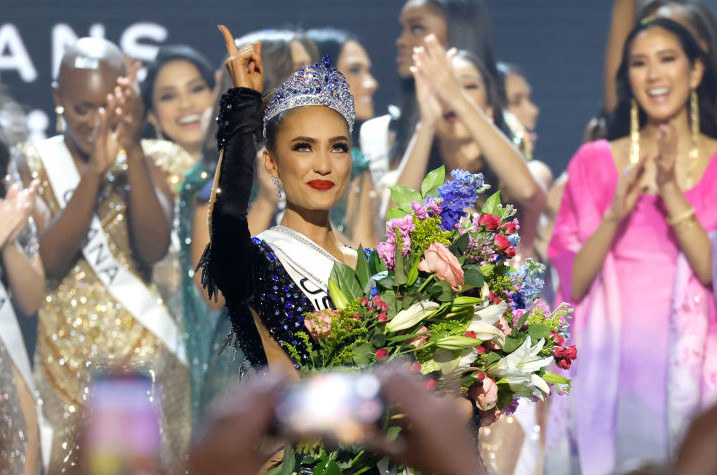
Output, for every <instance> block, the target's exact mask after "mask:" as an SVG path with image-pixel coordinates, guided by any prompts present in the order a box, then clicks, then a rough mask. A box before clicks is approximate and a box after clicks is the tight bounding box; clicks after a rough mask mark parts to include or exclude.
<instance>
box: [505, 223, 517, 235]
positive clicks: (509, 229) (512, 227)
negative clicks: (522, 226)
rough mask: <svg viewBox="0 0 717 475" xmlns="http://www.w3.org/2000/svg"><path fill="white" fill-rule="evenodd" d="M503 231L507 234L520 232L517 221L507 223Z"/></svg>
mask: <svg viewBox="0 0 717 475" xmlns="http://www.w3.org/2000/svg"><path fill="white" fill-rule="evenodd" d="M501 229H502V230H503V232H504V233H505V234H514V233H515V232H516V231H517V230H518V224H517V223H516V222H515V220H513V221H509V222H507V223H505V224H504V225H503V226H502V228H501Z"/></svg>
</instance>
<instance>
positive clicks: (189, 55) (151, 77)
mask: <svg viewBox="0 0 717 475" xmlns="http://www.w3.org/2000/svg"><path fill="white" fill-rule="evenodd" d="M174 61H188V62H190V63H192V64H193V65H194V66H196V68H197V69H198V70H199V74H200V75H201V76H202V79H204V82H206V83H207V86H209V88H210V89H213V88H214V68H212V64H211V63H210V62H209V60H208V59H207V58H206V56H204V55H203V54H202V53H200V52H199V51H197V50H195V49H194V48H192V47H190V46H186V45H169V46H162V47H161V48H160V49H159V52H158V53H157V56H156V57H155V58H154V61H152V62H151V63H148V64H147V75H146V76H145V78H144V80H143V81H142V85H141V88H140V92H141V95H142V102H143V103H144V107H145V111H148V110H152V109H154V102H153V101H152V92H153V89H154V82H155V81H156V80H157V75H158V74H159V72H160V71H161V70H162V68H163V67H164V66H165V65H166V64H168V63H172V62H174Z"/></svg>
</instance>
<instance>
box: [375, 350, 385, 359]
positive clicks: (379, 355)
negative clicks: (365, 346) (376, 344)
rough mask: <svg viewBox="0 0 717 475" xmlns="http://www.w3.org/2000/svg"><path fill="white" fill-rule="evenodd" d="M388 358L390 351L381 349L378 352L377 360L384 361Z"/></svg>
mask: <svg viewBox="0 0 717 475" xmlns="http://www.w3.org/2000/svg"><path fill="white" fill-rule="evenodd" d="M386 356H388V350H387V349H386V348H379V349H378V350H376V359H377V360H382V359H384V358H385V357H386Z"/></svg>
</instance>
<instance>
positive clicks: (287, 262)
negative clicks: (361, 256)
mask: <svg viewBox="0 0 717 475" xmlns="http://www.w3.org/2000/svg"><path fill="white" fill-rule="evenodd" d="M257 237H258V238H259V239H261V240H262V241H264V242H266V243H267V244H269V245H270V246H271V248H272V249H273V250H274V253H275V254H276V257H278V258H279V261H281V264H282V265H283V266H284V269H286V272H287V273H288V274H289V277H291V279H292V280H293V281H294V282H295V283H296V285H297V286H299V288H300V289H301V291H302V292H304V295H306V298H307V299H308V300H309V302H311V304H312V305H313V306H314V308H315V309H316V310H324V309H327V308H331V298H330V297H329V292H328V287H329V277H330V276H331V270H332V269H333V268H334V263H336V259H334V257H333V256H331V254H329V253H328V252H326V251H325V250H323V249H322V248H321V247H320V246H319V245H318V244H316V243H314V242H313V241H311V240H310V239H309V238H307V237H306V236H304V235H303V234H301V233H299V232H296V231H294V230H293V229H289V228H287V227H285V226H281V225H279V226H274V227H273V228H271V229H268V230H266V231H264V232H263V233H261V234H259V236H257Z"/></svg>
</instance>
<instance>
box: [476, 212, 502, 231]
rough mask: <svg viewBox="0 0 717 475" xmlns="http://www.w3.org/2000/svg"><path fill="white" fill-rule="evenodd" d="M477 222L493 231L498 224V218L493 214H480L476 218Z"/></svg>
mask: <svg viewBox="0 0 717 475" xmlns="http://www.w3.org/2000/svg"><path fill="white" fill-rule="evenodd" d="M478 224H480V225H481V226H483V227H484V228H485V229H486V230H488V231H495V230H496V229H498V227H499V226H500V218H499V217H498V216H495V215H493V214H482V215H480V218H478Z"/></svg>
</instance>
